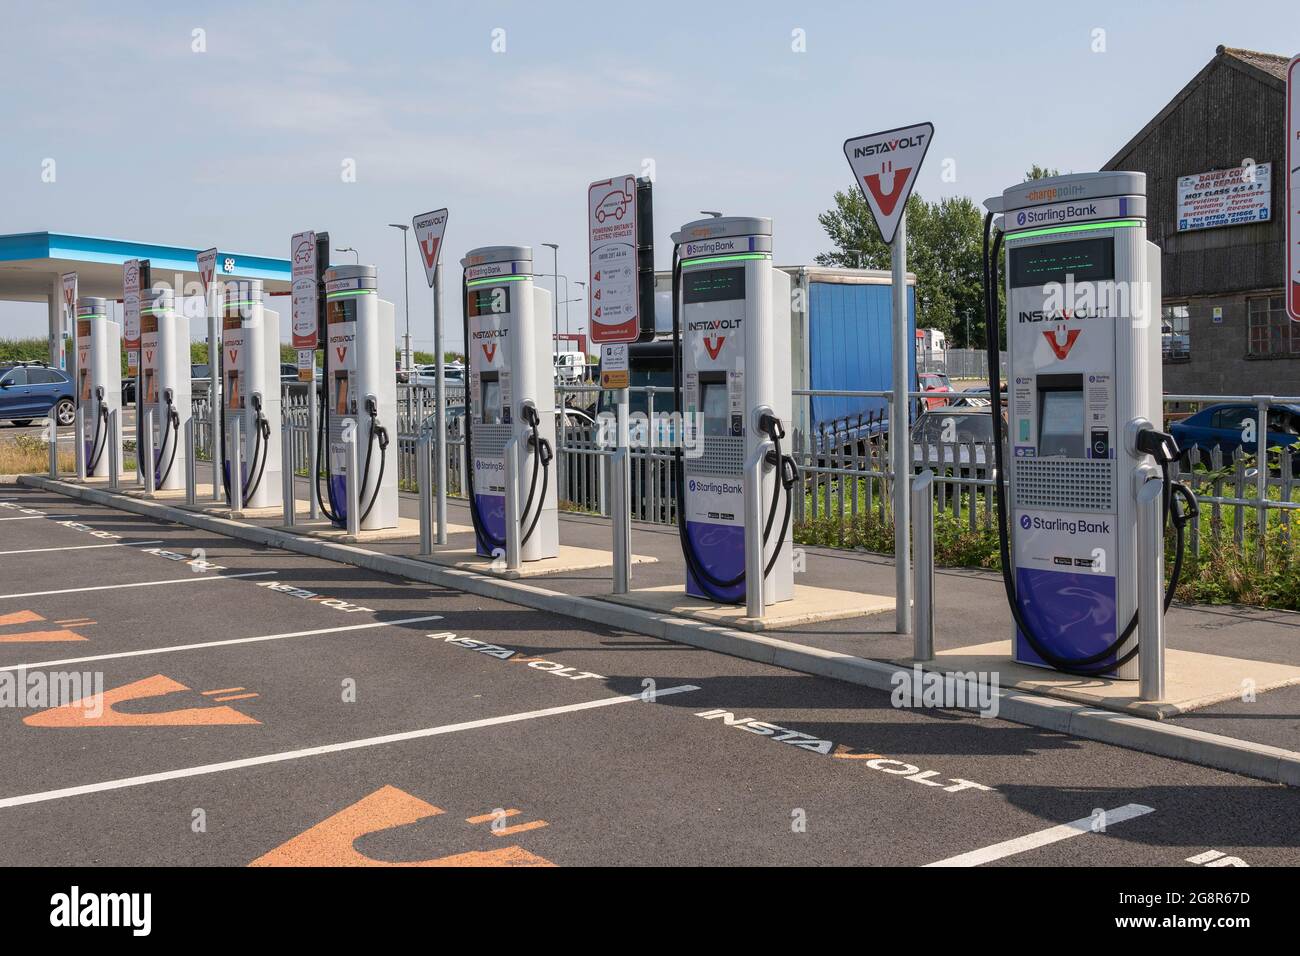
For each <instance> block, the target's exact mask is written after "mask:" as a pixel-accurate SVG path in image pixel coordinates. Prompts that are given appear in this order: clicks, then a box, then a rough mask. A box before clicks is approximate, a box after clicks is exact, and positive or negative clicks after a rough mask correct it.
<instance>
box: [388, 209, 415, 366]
mask: <svg viewBox="0 0 1300 956" xmlns="http://www.w3.org/2000/svg"><path fill="white" fill-rule="evenodd" d="M388 225H389V226H391V227H392V228H394V229H400V230H402V300H403V301H404V302H405V303H406V334H405V335H403V336H402V342H403V343H404V344H403V348H402V368H403V369H405V370H406V372H407V373H408V374H409V373H410V371H411V274H410V263H409V261H408V258H407V250H408V249H409V244H408V243H407V241H406V233H407V230H409V229H410V228H411V227H410V226H408V225H406V224H405V223H401V222H390V223H389V224H388Z"/></svg>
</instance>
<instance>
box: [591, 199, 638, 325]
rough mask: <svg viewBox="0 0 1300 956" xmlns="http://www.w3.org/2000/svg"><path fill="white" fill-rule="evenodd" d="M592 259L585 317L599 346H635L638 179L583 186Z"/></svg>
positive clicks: (636, 322)
mask: <svg viewBox="0 0 1300 956" xmlns="http://www.w3.org/2000/svg"><path fill="white" fill-rule="evenodd" d="M587 227H588V231H589V236H590V239H589V242H588V246H587V248H588V251H589V253H590V257H591V266H590V284H589V285H588V290H589V295H588V297H587V318H588V325H589V327H590V329H591V341H592V342H594V343H596V344H597V345H605V344H607V343H611V342H635V341H636V340H637V337H638V336H639V335H640V333H641V327H640V325H639V322H638V318H637V305H638V302H639V299H638V297H637V261H636V177H635V176H631V175H628V176H615V177H614V178H613V179H602V180H601V181H600V182H595V183H592V184H591V185H590V186H589V187H587Z"/></svg>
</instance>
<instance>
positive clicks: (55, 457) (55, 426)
mask: <svg viewBox="0 0 1300 956" xmlns="http://www.w3.org/2000/svg"><path fill="white" fill-rule="evenodd" d="M45 420H46V422H48V423H49V426H50V431H49V435H50V477H51V478H53V479H57V478H58V477H59V420H58V419H57V418H55V417H54V409H52V408H51V409H50V417H49V418H47V419H45Z"/></svg>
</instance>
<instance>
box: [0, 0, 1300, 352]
mask: <svg viewBox="0 0 1300 956" xmlns="http://www.w3.org/2000/svg"><path fill="white" fill-rule="evenodd" d="M0 2H3V4H4V6H5V7H7V8H8V11H7V15H6V16H5V26H4V30H3V32H0V77H2V78H3V83H4V89H5V91H6V94H5V96H4V97H2V98H0V130H3V134H2V135H3V143H2V145H0V234H7V233H16V232H27V231H45V230H49V231H65V232H71V233H78V234H87V235H98V236H108V237H113V238H120V239H131V240H138V241H148V242H160V243H170V244H176V245H183V246H186V245H187V246H193V247H195V248H206V247H209V246H219V247H220V248H222V249H223V250H229V251H235V252H242V253H247V254H257V255H268V256H279V257H287V256H288V254H289V252H288V249H289V239H290V236H291V235H292V234H293V233H295V232H298V231H301V230H304V229H317V230H328V231H329V233H330V235H331V238H332V240H333V245H334V246H335V247H336V248H338V247H343V246H351V247H354V248H356V249H357V250H359V254H360V258H361V261H362V262H365V263H370V264H373V265H375V266H376V267H377V268H378V270H379V281H380V291H381V294H382V295H383V296H384V297H385V298H388V299H391V300H393V301H394V302H395V303H396V304H397V308H398V314H399V325H400V324H401V318H400V317H401V315H402V309H403V308H404V298H403V290H402V238H401V235H400V234H399V232H398V231H397V230H395V229H391V228H389V227H388V226H387V224H388V223H391V222H407V223H409V222H410V220H411V217H412V216H413V215H415V214H417V213H420V212H424V211H427V210H429V209H434V208H438V207H441V206H447V207H449V209H450V218H449V225H448V231H447V236H446V245H445V248H444V252H443V262H444V273H445V275H446V278H447V280H448V281H447V286H448V288H450V289H455V288H456V282H455V280H456V279H457V278H458V277H459V272H460V267H459V259H460V258H461V256H462V255H463V254H464V253H465V252H466V251H468V250H469V249H472V248H474V247H476V246H482V245H505V244H524V245H531V246H533V247H534V262H535V263H536V264H537V265H536V271H538V272H543V271H544V272H547V273H549V272H551V271H552V268H553V265H552V256H551V251H550V250H549V249H545V248H542V245H541V244H542V243H544V242H554V243H558V244H559V246H560V250H559V271H560V273H561V274H566V275H568V276H569V277H570V278H571V279H574V280H581V279H582V278H583V277H584V275H585V273H586V270H587V262H586V257H587V235H586V206H585V202H586V187H587V185H588V183H590V182H592V181H594V180H597V179H604V178H607V177H610V176H615V175H621V174H625V173H628V172H632V173H637V174H650V175H652V176H653V178H654V182H655V193H654V195H655V207H654V218H655V233H656V260H657V265H658V267H659V268H667V266H668V264H669V261H670V257H671V245H670V242H669V239H668V237H669V234H670V233H671V232H672V231H673V230H675V229H677V228H678V227H679V226H680V225H681V224H682V223H684V222H687V221H690V220H692V219H696V218H699V211H700V210H702V209H711V210H721V211H723V212H724V213H726V214H728V215H758V216H770V217H771V218H772V219H773V231H774V246H775V258H776V259H777V260H778V261H779V262H780V263H781V264H797V263H806V262H810V261H812V259H813V257H814V256H815V255H816V254H817V253H819V252H822V251H825V250H827V249H828V248H829V243H828V241H827V240H826V238H825V235H824V233H823V231H822V229H821V227H820V226H819V225H818V222H817V215H818V213H820V212H822V211H824V210H825V209H827V208H828V207H830V206H831V204H832V196H833V194H834V192H835V191H836V190H838V189H844V188H852V177H851V175H850V173H849V168H848V164H847V163H846V161H845V159H844V155H843V152H842V144H843V141H844V140H845V139H847V138H850V137H853V136H857V135H861V134H864V133H869V132H872V131H875V130H884V129H890V128H893V127H898V126H904V125H909V124H912V123H916V122H924V121H929V122H931V123H933V124H934V126H935V135H934V141H933V144H932V146H931V149H930V151H929V154H928V155H927V157H926V160H925V166H924V167H923V168H922V170H921V171H920V174H919V176H918V179H917V183H916V187H915V188H916V191H917V192H919V193H921V194H922V195H923V196H925V197H926V198H931V199H933V198H939V197H943V196H950V195H968V196H970V197H972V198H973V199H975V200H976V201H980V200H982V199H984V198H985V197H987V196H990V195H995V194H998V193H1000V192H1001V191H1002V190H1003V189H1004V188H1006V187H1007V186H1009V185H1012V184H1013V183H1015V182H1018V181H1019V180H1020V179H1021V178H1022V176H1023V173H1024V171H1025V170H1026V169H1028V168H1029V167H1030V166H1031V165H1032V164H1034V163H1037V164H1039V165H1041V166H1047V167H1055V168H1058V169H1060V170H1061V171H1062V172H1083V171H1089V170H1094V169H1097V168H1098V167H1099V166H1101V164H1103V163H1104V162H1106V160H1108V159H1109V158H1110V157H1111V156H1112V155H1113V154H1114V153H1115V152H1117V151H1118V150H1119V148H1120V147H1121V146H1122V145H1124V143H1125V142H1127V141H1128V140H1129V139H1130V138H1131V137H1132V136H1133V135H1134V134H1135V133H1136V132H1137V131H1138V130H1139V129H1141V128H1142V126H1143V125H1145V124H1146V122H1147V121H1148V120H1150V119H1151V118H1152V117H1153V116H1154V115H1155V114H1156V113H1157V112H1158V111H1159V110H1160V109H1161V108H1162V107H1163V106H1164V105H1165V104H1166V103H1167V102H1168V101H1169V100H1170V99H1171V98H1172V97H1173V96H1174V95H1175V94H1176V93H1177V92H1178V90H1179V89H1181V88H1182V87H1183V85H1184V84H1186V83H1187V81H1188V80H1190V79H1191V78H1192V77H1193V76H1194V75H1195V74H1196V73H1197V71H1199V70H1200V69H1201V68H1202V67H1203V66H1204V65H1205V64H1206V63H1207V62H1208V61H1209V60H1210V59H1211V58H1212V57H1213V56H1214V52H1215V47H1216V46H1217V45H1219V44H1225V45H1227V46H1235V47H1246V48H1249V49H1256V50H1263V51H1266V52H1271V53H1280V54H1287V55H1289V54H1293V53H1295V52H1297V51H1300V14H1297V12H1296V8H1295V4H1294V0H1257V2H1253V3H1251V4H1249V5H1248V6H1246V5H1243V4H1240V3H1191V2H1189V3H1172V2H1171V3H1153V2H1142V0H1125V2H1118V3H1112V2H1106V0H1094V2H1090V3H1086V4H1083V3H1080V4H1060V3H1042V2H1035V3H1010V2H996V0H993V2H981V3H975V2H939V3H924V2H919V0H918V2H912V3H907V4H898V3H883V2H857V3H840V2H817V3H806V4H790V3H776V2H767V0H748V2H746V3H744V4H740V3H700V2H694V3H687V2H677V0H662V2H659V3H656V4H652V5H641V4H630V3H628V4H614V3H605V4H585V3H577V2H551V3H544V4H542V3H529V4H525V3H522V2H495V3H494V2H485V0H476V2H475V3H473V4H468V3H464V2H459V3H442V2H428V0H425V2H423V3H403V2H384V3H376V2H371V3H365V4H363V3H311V4H307V3H279V4H274V5H270V4H265V3H242V2H224V3H221V4H212V3H205V4H187V3H181V2H172V3H144V2H139V3H124V4H113V5H108V4H91V3H86V4H80V3H59V4H31V3H18V2H16V0H0ZM48 159H53V160H54V161H55V167H54V169H55V181H54V182H43V181H42V171H43V169H45V168H47V166H46V165H44V164H46V160H48ZM347 169H354V170H355V176H354V177H353V178H354V181H345V180H346V178H347V177H345V175H344V173H345V171H346V170H347ZM410 242H411V248H410V258H411V280H410V294H411V315H412V335H413V339H414V347H415V348H422V349H428V348H429V347H430V346H431V344H432V334H433V333H432V318H431V309H432V305H431V303H432V297H431V293H430V291H429V289H428V287H427V285H426V284H425V281H424V275H423V270H422V268H421V267H420V265H419V260H418V253H417V252H416V250H415V248H414V240H413V239H412V240H410ZM353 258H354V257H353V256H351V255H350V254H348V255H338V256H337V257H336V260H335V261H348V262H350V261H352V260H353ZM545 281H546V282H547V283H549V282H550V279H549V277H548V278H547V279H546V280H545ZM560 286H561V288H560V291H561V292H564V288H565V287H564V283H563V281H561V283H560ZM580 294H581V290H580V289H579V288H578V287H576V286H574V285H573V284H572V283H570V284H569V297H571V298H574V297H577V296H579V295H580ZM444 304H445V307H446V313H445V314H446V315H447V316H448V318H449V321H448V342H449V345H454V344H456V343H457V342H458V341H459V334H458V331H457V329H458V327H459V308H457V304H456V302H455V296H454V294H453V295H452V296H451V297H450V299H449V300H445V303H444ZM568 308H569V309H570V310H571V312H570V316H571V318H570V325H571V326H573V327H576V326H578V325H579V324H580V323H581V322H582V321H583V320H584V319H585V314H586V304H585V302H576V303H572V304H570V305H569V306H568ZM282 311H287V309H286V310H282ZM560 311H561V325H562V326H563V325H564V311H565V309H564V307H563V306H562V307H561V310H560ZM282 320H283V321H284V322H285V323H286V326H285V327H286V331H287V316H284V317H282ZM45 328H46V317H45V308H44V306H31V305H19V304H14V303H4V302H0V337H6V338H9V337H22V336H40V337H44V335H45ZM196 328H197V326H196Z"/></svg>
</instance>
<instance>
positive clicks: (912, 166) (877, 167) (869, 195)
mask: <svg viewBox="0 0 1300 956" xmlns="http://www.w3.org/2000/svg"><path fill="white" fill-rule="evenodd" d="M933 138H934V124H933V123H917V124H916V125H915V126H901V127H899V128H898V129H887V130H885V131H884V132H882V133H868V134H867V135H866V136H855V137H854V138H853V139H848V140H845V141H844V158H845V159H847V160H848V161H849V166H850V167H851V168H852V169H853V178H854V180H855V181H856V182H857V184H858V188H859V189H861V190H862V196H863V198H865V199H866V200H867V205H868V206H869V207H871V214H872V215H873V216H875V217H876V226H877V228H879V229H880V237H881V238H882V239H884V240H885V242H886V243H892V242H893V241H894V233H896V232H897V231H898V220H900V219H901V218H903V210H904V208H906V206H907V197H908V196H910V195H911V194H912V185H913V184H914V183H915V182H916V174H917V172H918V171H919V170H920V169H921V163H922V162H923V161H924V160H925V153H926V150H928V149H929V148H930V140H931V139H933Z"/></svg>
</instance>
